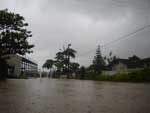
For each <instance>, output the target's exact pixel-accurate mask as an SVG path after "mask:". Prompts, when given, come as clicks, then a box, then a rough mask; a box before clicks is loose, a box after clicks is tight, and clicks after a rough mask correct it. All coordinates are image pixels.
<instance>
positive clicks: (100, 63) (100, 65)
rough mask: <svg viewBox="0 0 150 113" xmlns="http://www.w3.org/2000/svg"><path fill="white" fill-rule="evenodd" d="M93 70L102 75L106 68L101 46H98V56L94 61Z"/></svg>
mask: <svg viewBox="0 0 150 113" xmlns="http://www.w3.org/2000/svg"><path fill="white" fill-rule="evenodd" d="M93 68H94V70H95V72H96V73H101V71H102V69H104V68H105V61H104V58H103V57H102V54H101V50H100V45H98V47H97V50H96V55H95V57H94V60H93Z"/></svg>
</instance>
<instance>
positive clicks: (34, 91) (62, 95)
mask: <svg viewBox="0 0 150 113" xmlns="http://www.w3.org/2000/svg"><path fill="white" fill-rule="evenodd" d="M0 113H150V84H148V83H114V82H96V81H80V80H55V79H46V78H44V79H41V80H40V79H27V80H7V81H5V82H0Z"/></svg>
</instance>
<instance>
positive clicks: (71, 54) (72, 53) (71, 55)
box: [63, 44, 77, 71]
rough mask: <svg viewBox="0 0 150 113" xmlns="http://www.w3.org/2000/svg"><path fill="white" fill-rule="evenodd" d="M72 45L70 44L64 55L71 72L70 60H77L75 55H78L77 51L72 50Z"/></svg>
mask: <svg viewBox="0 0 150 113" xmlns="http://www.w3.org/2000/svg"><path fill="white" fill-rule="evenodd" d="M70 46H71V44H68V47H67V48H66V49H65V50H64V51H63V54H64V56H65V65H66V67H67V69H68V71H69V70H70V58H75V57H76V56H75V54H76V53H77V52H76V50H74V49H72V48H70Z"/></svg>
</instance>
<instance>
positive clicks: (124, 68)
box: [112, 63, 128, 72]
mask: <svg viewBox="0 0 150 113" xmlns="http://www.w3.org/2000/svg"><path fill="white" fill-rule="evenodd" d="M112 71H117V72H126V71H128V68H127V66H126V65H125V64H123V63H119V64H115V65H114V66H113V67H112Z"/></svg>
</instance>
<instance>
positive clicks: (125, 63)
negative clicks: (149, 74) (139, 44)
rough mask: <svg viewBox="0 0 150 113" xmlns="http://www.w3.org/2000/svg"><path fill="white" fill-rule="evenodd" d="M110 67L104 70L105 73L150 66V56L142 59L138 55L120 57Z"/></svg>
mask: <svg viewBox="0 0 150 113" xmlns="http://www.w3.org/2000/svg"><path fill="white" fill-rule="evenodd" d="M108 67H109V71H104V72H103V73H104V74H108V75H113V74H116V73H129V72H131V71H134V70H140V69H143V68H148V67H149V68H150V58H145V59H140V58H138V57H137V56H133V57H129V58H128V59H120V58H118V59H116V60H115V61H113V62H111V64H110V65H109V66H108Z"/></svg>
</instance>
